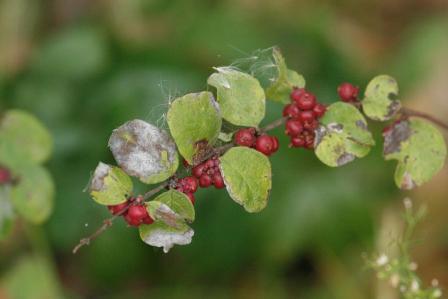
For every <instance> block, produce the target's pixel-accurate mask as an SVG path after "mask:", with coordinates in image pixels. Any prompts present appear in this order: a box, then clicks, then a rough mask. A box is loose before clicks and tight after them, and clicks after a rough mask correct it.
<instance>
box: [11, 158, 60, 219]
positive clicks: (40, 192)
mask: <svg viewBox="0 0 448 299" xmlns="http://www.w3.org/2000/svg"><path fill="white" fill-rule="evenodd" d="M17 175H18V180H19V181H18V183H17V185H15V186H14V187H13V188H12V190H11V202H12V204H13V206H14V210H15V211H16V212H17V213H18V214H19V215H20V216H22V217H23V218H24V219H25V220H27V221H29V222H31V223H34V224H40V223H42V222H44V221H45V220H46V219H47V218H48V217H49V216H50V214H51V212H52V210H53V197H54V184H53V179H52V178H51V175H50V173H49V172H48V171H47V170H46V169H45V168H43V167H41V166H37V165H32V164H30V165H28V166H27V167H23V168H21V169H20V170H18V171H17Z"/></svg>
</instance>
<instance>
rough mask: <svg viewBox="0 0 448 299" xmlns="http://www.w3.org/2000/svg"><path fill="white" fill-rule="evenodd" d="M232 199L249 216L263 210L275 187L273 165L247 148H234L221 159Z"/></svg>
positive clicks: (221, 166)
mask: <svg viewBox="0 0 448 299" xmlns="http://www.w3.org/2000/svg"><path fill="white" fill-rule="evenodd" d="M219 160H220V169H221V173H222V176H223V178H224V182H225V184H226V188H227V192H228V193H229V195H230V197H231V198H232V199H233V200H234V201H235V202H237V203H238V204H240V205H242V206H243V207H244V208H245V209H246V211H248V212H250V213H255V212H260V211H261V210H263V209H264V208H265V207H266V205H267V203H268V198H269V192H270V190H271V185H272V174H271V163H270V162H269V159H268V158H267V157H266V156H265V155H263V154H262V153H260V152H258V151H256V150H254V149H251V148H248V147H233V148H231V149H230V150H228V151H227V152H226V153H225V154H224V155H223V156H221V157H220V158H219Z"/></svg>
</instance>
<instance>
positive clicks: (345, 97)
mask: <svg viewBox="0 0 448 299" xmlns="http://www.w3.org/2000/svg"><path fill="white" fill-rule="evenodd" d="M358 93H359V87H357V86H354V85H352V84H350V83H347V82H346V83H342V84H341V85H339V87H338V95H339V97H340V98H341V100H342V101H343V102H347V103H355V102H357V101H358Z"/></svg>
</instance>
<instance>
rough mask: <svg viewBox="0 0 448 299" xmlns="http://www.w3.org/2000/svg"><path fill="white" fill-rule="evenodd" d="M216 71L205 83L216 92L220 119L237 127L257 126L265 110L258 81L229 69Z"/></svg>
mask: <svg viewBox="0 0 448 299" xmlns="http://www.w3.org/2000/svg"><path fill="white" fill-rule="evenodd" d="M216 70H217V72H216V73H214V74H212V75H211V76H210V77H209V78H208V80H207V82H208V84H209V85H211V86H214V87H215V88H216V90H217V99H218V102H219V107H220V109H221V113H222V117H223V118H224V119H225V120H227V121H228V122H230V123H232V124H234V125H237V126H246V127H256V126H258V124H259V123H260V122H261V121H262V120H263V118H264V116H265V110H266V99H265V95H264V90H263V88H262V87H261V85H260V83H259V82H258V80H257V79H255V78H254V77H252V76H251V75H248V74H246V73H243V72H240V71H237V70H235V69H232V68H230V67H220V68H216Z"/></svg>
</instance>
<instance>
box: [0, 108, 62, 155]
mask: <svg viewBox="0 0 448 299" xmlns="http://www.w3.org/2000/svg"><path fill="white" fill-rule="evenodd" d="M0 139H1V140H2V141H3V142H5V143H9V144H11V145H12V146H14V150H15V151H17V152H18V153H20V154H21V155H22V156H23V157H24V158H26V159H28V160H29V161H31V162H34V163H42V162H45V161H46V160H47V159H48V158H49V157H50V154H51V152H52V148H53V141H52V138H51V135H50V133H49V132H48V130H47V129H46V128H45V127H44V126H43V125H42V123H41V122H40V121H39V120H38V119H37V118H36V117H34V116H33V115H31V114H29V113H28V112H25V111H21V110H9V111H7V112H6V113H5V114H4V115H3V117H2V118H1V119H0Z"/></svg>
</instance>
